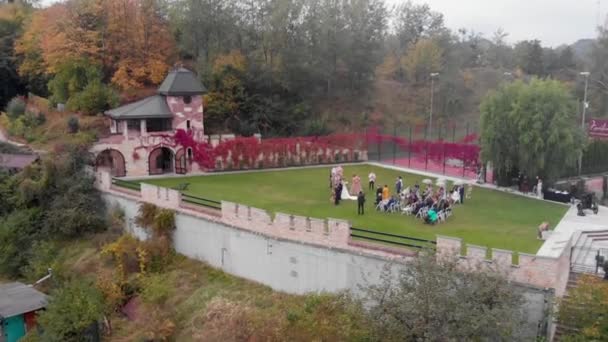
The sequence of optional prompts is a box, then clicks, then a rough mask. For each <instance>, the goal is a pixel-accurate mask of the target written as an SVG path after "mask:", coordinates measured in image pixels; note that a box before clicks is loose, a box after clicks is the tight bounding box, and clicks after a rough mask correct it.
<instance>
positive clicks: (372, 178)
mask: <svg viewBox="0 0 608 342" xmlns="http://www.w3.org/2000/svg"><path fill="white" fill-rule="evenodd" d="M367 179H368V180H369V189H370V190H374V189H375V188H376V174H375V173H374V171H372V172H370V173H369V175H367Z"/></svg>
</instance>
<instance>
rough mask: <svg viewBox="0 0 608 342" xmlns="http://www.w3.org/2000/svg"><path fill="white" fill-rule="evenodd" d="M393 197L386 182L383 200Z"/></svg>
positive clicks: (383, 189)
mask: <svg viewBox="0 0 608 342" xmlns="http://www.w3.org/2000/svg"><path fill="white" fill-rule="evenodd" d="M390 197H391V192H390V190H389V189H388V185H386V184H384V188H382V200H387V199H389V198H390Z"/></svg>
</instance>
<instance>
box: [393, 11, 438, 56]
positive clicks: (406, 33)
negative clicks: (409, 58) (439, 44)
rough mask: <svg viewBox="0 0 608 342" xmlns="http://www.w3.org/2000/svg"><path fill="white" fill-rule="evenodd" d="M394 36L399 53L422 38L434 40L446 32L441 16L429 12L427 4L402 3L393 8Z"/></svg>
mask: <svg viewBox="0 0 608 342" xmlns="http://www.w3.org/2000/svg"><path fill="white" fill-rule="evenodd" d="M393 16H394V22H395V34H396V36H397V38H398V41H399V46H400V50H401V51H405V50H407V49H409V48H410V46H411V45H414V44H416V43H417V42H418V41H419V40H420V39H423V38H427V39H429V38H434V37H436V36H438V35H440V34H442V33H443V32H444V31H447V29H446V27H445V24H444V19H443V14H441V13H438V12H434V11H432V10H431V8H430V7H429V5H428V4H414V3H412V1H411V0H410V1H407V2H404V3H402V4H400V5H397V6H395V8H393Z"/></svg>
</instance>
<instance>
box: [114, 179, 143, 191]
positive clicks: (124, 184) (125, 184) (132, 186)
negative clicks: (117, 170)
mask: <svg viewBox="0 0 608 342" xmlns="http://www.w3.org/2000/svg"><path fill="white" fill-rule="evenodd" d="M112 184H113V185H116V186H119V187H121V188H125V189H129V190H135V191H141V184H140V183H139V182H132V181H127V180H123V179H118V178H112Z"/></svg>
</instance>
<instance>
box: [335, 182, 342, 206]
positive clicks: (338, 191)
mask: <svg viewBox="0 0 608 342" xmlns="http://www.w3.org/2000/svg"><path fill="white" fill-rule="evenodd" d="M341 197H342V182H338V185H337V186H336V195H335V205H339V204H340V199H341Z"/></svg>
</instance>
